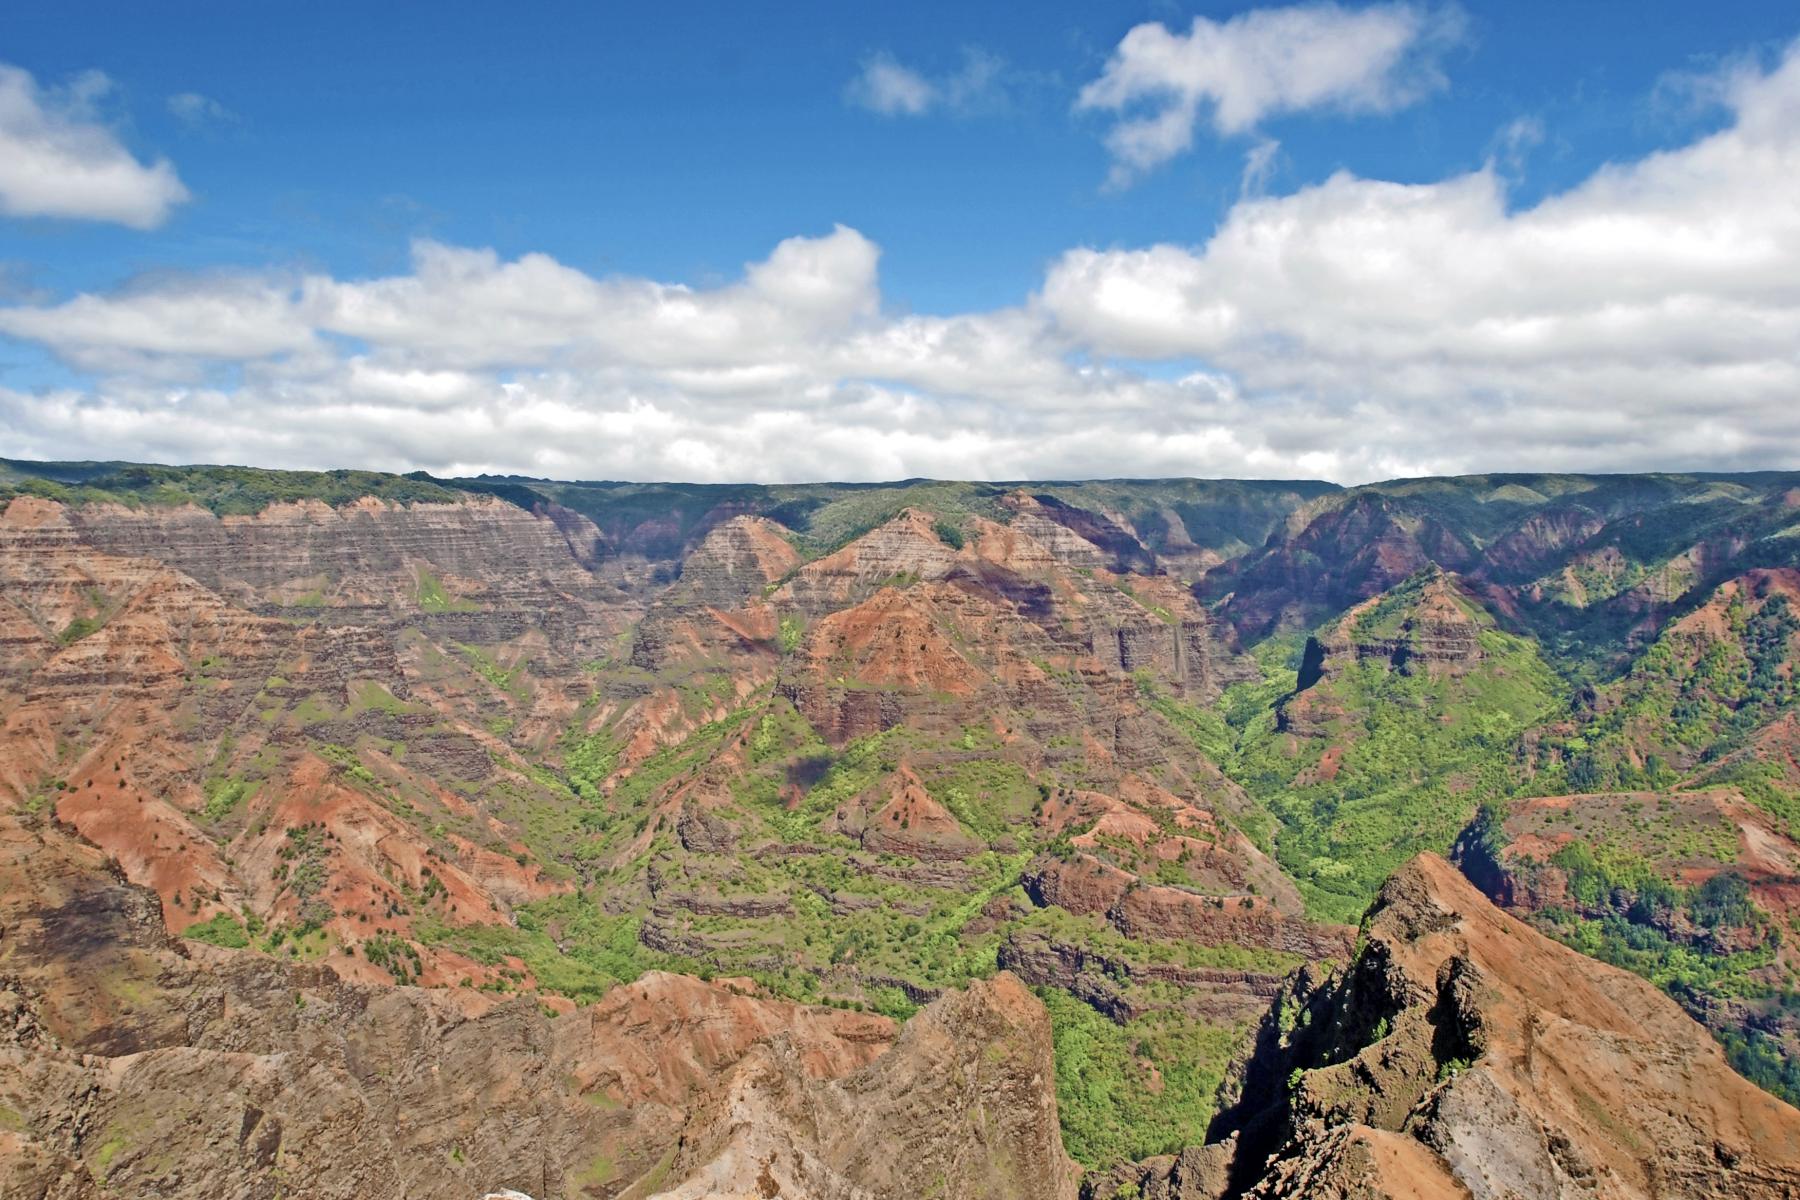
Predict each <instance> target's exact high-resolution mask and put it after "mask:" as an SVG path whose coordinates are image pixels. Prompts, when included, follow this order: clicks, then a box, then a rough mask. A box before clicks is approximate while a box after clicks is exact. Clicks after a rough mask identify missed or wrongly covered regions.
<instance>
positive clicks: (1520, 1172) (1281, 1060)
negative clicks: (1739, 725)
mask: <svg viewBox="0 0 1800 1200" xmlns="http://www.w3.org/2000/svg"><path fill="white" fill-rule="evenodd" d="M1240 1079H1241V1082H1240V1085H1239V1088H1238V1095H1237V1097H1236V1102H1235V1103H1234V1104H1233V1105H1232V1106H1231V1107H1229V1108H1227V1109H1226V1110H1225V1111H1223V1112H1222V1113H1221V1114H1220V1116H1219V1118H1218V1120H1217V1121H1216V1122H1215V1125H1214V1130H1213V1133H1214V1140H1213V1141H1212V1142H1211V1144H1209V1145H1207V1146H1205V1147H1202V1148H1198V1149H1196V1150H1192V1151H1189V1152H1187V1153H1185V1154H1183V1155H1181V1156H1179V1157H1178V1158H1174V1159H1167V1160H1160V1161H1155V1162H1152V1163H1150V1164H1146V1165H1143V1166H1140V1167H1138V1168H1136V1169H1134V1170H1133V1171H1130V1172H1124V1173H1121V1174H1117V1175H1113V1176H1109V1177H1106V1178H1096V1179H1092V1180H1089V1181H1088V1186H1087V1188H1086V1193H1087V1194H1088V1195H1091V1196H1101V1195H1106V1196H1112V1195H1116V1194H1118V1192H1119V1191H1120V1189H1121V1188H1123V1189H1124V1191H1125V1192H1126V1193H1128V1194H1130V1193H1136V1194H1139V1195H1142V1196H1145V1197H1156V1198H1158V1200H1161V1198H1164V1197H1169V1198H1176V1197H1179V1198H1180V1200H1198V1198H1200V1197H1208V1198H1212V1197H1218V1196H1222V1195H1248V1196H1254V1197H1263V1198H1268V1200H1274V1198H1276V1197H1302V1196H1304V1197H1312V1198H1335V1197H1344V1198H1349V1197H1382V1196H1392V1197H1420V1198H1425V1197H1446V1198H1449V1197H1473V1198H1474V1200H1502V1198H1507V1197H1575V1196H1582V1197H1598V1198H1618V1200H1627V1198H1630V1200H1637V1198H1640V1197H1641V1198H1650V1197H1675V1196H1684V1197H1715V1196H1716V1197H1725V1196H1737V1197H1791V1196H1794V1195H1797V1194H1800V1111H1797V1110H1795V1109H1794V1108H1791V1107H1789V1106H1788V1105H1786V1104H1784V1103H1782V1102H1781V1101H1779V1100H1777V1099H1775V1098H1774V1097H1772V1096H1770V1095H1768V1094H1767V1093H1765V1092H1763V1091H1761V1090H1760V1089H1758V1088H1756V1087H1754V1086H1753V1085H1751V1084H1750V1083H1748V1082H1746V1081H1745V1080H1744V1079H1743V1078H1741V1077H1740V1076H1738V1075H1737V1074H1736V1073H1734V1072H1733V1071H1732V1070H1731V1068H1730V1067H1729V1066H1727V1065H1726V1062H1725V1058H1724V1055H1723V1054H1722V1052H1721V1051H1720V1049H1719V1047H1718V1046H1717V1044H1715V1043H1714V1042H1713V1040H1712V1039H1711V1038H1710V1037H1708V1036H1707V1034H1706V1032H1705V1031H1704V1030H1703V1029H1701V1027H1700V1026H1698V1025H1697V1024H1695V1023H1694V1022H1693V1021H1691V1020H1690V1019H1688V1017H1687V1016H1685V1015H1684V1014H1683V1013H1682V1012H1681V1010H1680V1009H1679V1008H1678V1007H1677V1006H1676V1005H1675V1004H1674V1003H1673V1002H1672V1001H1670V1000H1669V999H1668V998H1667V997H1666V996H1664V995H1662V993H1661V992H1659V991H1658V990H1657V989H1656V988H1655V987H1653V986H1651V985H1650V984H1648V983H1646V982H1645V981H1643V980H1642V979H1639V978H1638V977H1637V976H1634V975H1630V974H1628V973H1626V972H1624V971H1620V970H1617V969H1615V968H1612V967H1608V966H1605V965H1603V964H1601V963H1597V962H1595V961H1593V960H1592V959H1588V958H1586V957H1584V956H1582V955H1580V954H1577V953H1575V952H1574V951H1572V950H1569V949H1567V948H1566V947H1564V946H1561V945H1559V944H1557V943H1556V942H1553V941H1551V940H1550V939H1548V938H1546V937H1544V936H1542V935H1540V934H1538V933H1537V932H1535V931H1534V930H1532V929H1531V928H1530V927H1529V926H1527V925H1525V924H1524V923H1522V922H1520V921H1518V920H1516V919H1514V918H1512V917H1510V916H1507V915H1506V914H1505V913H1502V912H1501V911H1499V910H1498V909H1496V908H1495V907H1494V906H1493V905H1492V904H1490V903H1489V902H1488V901H1487V900H1486V899H1485V898H1484V897H1483V896H1482V895H1481V893H1480V892H1479V891H1477V890H1476V889H1475V887H1474V886H1473V885H1471V884H1470V883H1469V882H1468V880H1466V879H1465V878H1464V877H1463V876H1462V875H1461V874H1459V873H1458V872H1457V871H1456V870H1455V868H1453V867H1452V866H1450V864H1448V863H1447V862H1445V861H1444V860H1443V859H1441V858H1438V857H1436V856H1432V855H1425V856H1421V857H1419V858H1418V859H1416V860H1414V861H1413V862H1412V863H1410V864H1409V865H1408V866H1407V867H1406V868H1404V869H1403V870H1401V871H1399V872H1397V873H1396V874H1395V875H1394V877H1393V878H1392V879H1391V880H1389V882H1388V884H1387V886H1386V887H1384V888H1383V889H1382V893H1381V896H1380V898H1379V899H1378V900H1377V901H1376V903H1375V905H1374V906H1373V907H1372V908H1371V909H1370V911H1369V915H1368V918H1367V920H1366V921H1365V923H1364V943H1363V948H1362V950H1361V952H1360V954H1359V955H1358V956H1357V958H1356V961H1355V962H1354V963H1353V964H1352V965H1351V967H1350V968H1349V969H1348V970H1347V971H1346V972H1344V973H1343V974H1341V975H1336V976H1320V975H1318V974H1314V973H1312V972H1304V973H1302V974H1301V975H1300V976H1299V977H1298V978H1297V979H1296V980H1295V982H1294V983H1293V984H1292V985H1291V986H1290V988H1289V989H1288V991H1287V992H1286V993H1285V994H1284V995H1282V996H1281V997H1279V998H1278V999H1277V1000H1276V1002H1275V1005H1274V1007H1273V1009H1272V1010H1271V1012H1270V1014H1269V1016H1268V1018H1267V1019H1266V1020H1265V1021H1264V1023H1263V1026H1262V1029H1261V1030H1260V1032H1259V1035H1258V1039H1257V1044H1256V1046H1255V1049H1254V1050H1253V1051H1252V1052H1251V1053H1250V1054H1249V1056H1248V1057H1247V1059H1246V1060H1245V1062H1244V1063H1243V1066H1242V1073H1241V1076H1240ZM1108 1189H1111V1190H1110V1191H1109V1190H1108Z"/></svg>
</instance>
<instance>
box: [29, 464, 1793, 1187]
mask: <svg viewBox="0 0 1800 1200" xmlns="http://www.w3.org/2000/svg"><path fill="white" fill-rule="evenodd" d="M1796 604H1800V474H1796V475H1783V474H1779V473H1761V474H1752V475H1743V476H1676V475H1664V476H1635V477H1623V476H1602V477H1582V476H1549V475H1546V476H1509V477H1468V478H1463V479H1448V480H1403V481H1396V482H1393V483H1388V484H1377V485H1370V486H1368V487H1365V488H1355V489H1342V488H1337V487H1334V486H1332V485H1328V484H1318V483H1300V482H1294V483H1289V482H1253V481H1203V480H1159V481H1096V482H1090V483H1029V482H1021V483H998V484H973V483H971V484H961V483H946V482H938V481H912V482H908V483H901V484H894V485H834V484H810V485H791V486H766V487H759V486H751V485H744V486H721V485H679V484H612V483H575V482H559V481H548V480H535V479H527V478H523V477H507V478H503V479H501V478H492V477H483V478H479V479H468V480H447V479H433V478H430V477H428V476H422V475H413V476H392V475H380V474H376V473H368V472H322V473H289V472H264V471H254V470H250V469H246V468H205V467H194V468H178V467H154V466H142V465H132V464H38V463H24V462H0V1057H3V1058H4V1059H5V1061H6V1069H5V1070H4V1071H0V1193H3V1194H5V1195H7V1196H12V1195H20V1196H31V1197H38V1196H43V1197H59V1198H60V1197H134V1196H149V1195H157V1196H194V1197H199V1196H219V1195H234V1196H245V1197H259V1198H260V1197H270V1198H273V1197H276V1196H322V1197H340V1196H341V1197H353V1196H364V1195H393V1196H455V1195H467V1196H470V1197H472V1198H473V1197H479V1196H482V1195H483V1194H484V1193H488V1192H495V1193H499V1192H502V1191H503V1190H511V1191H514V1192H517V1193H520V1194H524V1195H528V1196H531V1197H534V1198H535V1200H553V1198H557V1200H560V1198H577V1197H591V1198H611V1197H633V1198H644V1197H650V1196H672V1197H683V1198H693V1200H697V1198H699V1197H706V1196H750V1195H758V1196H763V1197H773V1196H790V1197H845V1198H849V1197H858V1198H861V1197H880V1196H918V1195H939V1196H945V1197H985V1196H1021V1197H1023V1196H1027V1195H1029V1196H1063V1197H1070V1198H1073V1197H1076V1196H1087V1197H1099V1198H1112V1197H1117V1196H1142V1197H1145V1198H1146V1200H1151V1198H1155V1200H1161V1198H1164V1197H1180V1198H1182V1200H1198V1198H1201V1197H1205V1198H1206V1200H1223V1198H1225V1197H1231V1196H1271V1197H1273V1196H1289V1195H1293V1196H1299V1195H1307V1196H1345V1197H1349V1196H1385V1195H1392V1196H1474V1197H1489V1196H1493V1197H1502V1196H1524V1195H1532V1196H1537V1195H1546V1196H1551V1195H1570V1196H1573V1195H1598V1196H1618V1197H1636V1196H1675V1195H1683V1196H1711V1195H1750V1196H1764V1195H1766V1196H1791V1195H1796V1194H1800V1112H1797V1111H1796V1110H1795V1109H1794V1108H1792V1107H1790V1102H1791V1101H1794V1100H1796V1099H1800V961H1797V960H1796V959H1795V951H1794V948H1793V947H1794V945H1795V944H1797V939H1800V840H1797V839H1800V767H1797V766H1796V762H1800V755H1797V753H1796V751H1797V748H1800V736H1797V733H1796V731H1797V730H1800V725H1797V724H1796V722H1797V721H1800V716H1797V714H1796V706H1795V686H1794V670H1795V666H1796V664H1797V663H1800V613H1797V612H1796V611H1795V609H1794V605H1796Z"/></svg>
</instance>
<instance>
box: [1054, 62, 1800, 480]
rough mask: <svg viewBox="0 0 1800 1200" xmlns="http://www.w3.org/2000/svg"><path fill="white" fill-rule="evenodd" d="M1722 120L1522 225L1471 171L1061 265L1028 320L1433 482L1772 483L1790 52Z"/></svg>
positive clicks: (1784, 272)
mask: <svg viewBox="0 0 1800 1200" xmlns="http://www.w3.org/2000/svg"><path fill="white" fill-rule="evenodd" d="M1731 104H1732V107H1733V109H1734V110H1735V114H1736V120H1735V122H1734V123H1733V125H1732V126H1731V127H1730V128H1728V129H1725V130H1724V131H1722V132H1720V133H1717V134H1715V135H1713V136H1710V137H1707V138H1704V139H1702V140H1700V141H1698V142H1696V143H1694V144H1692V145H1689V146H1686V147H1683V148H1680V149H1677V150H1672V151H1668V152H1664V153H1660V154H1656V155H1652V156H1650V157H1648V158H1646V159H1644V160H1643V161H1641V162H1637V163H1632V164H1616V165H1612V166H1608V167H1606V168H1604V169H1602V170H1600V171H1599V172H1597V173H1596V174H1595V175H1594V176H1593V177H1592V178H1590V179H1589V180H1588V181H1586V182H1585V183H1584V184H1582V185H1581V186H1579V187H1577V188H1575V189H1573V190H1572V191H1570V192H1567V193H1565V194H1562V195H1558V196H1554V197H1551V198H1549V199H1547V200H1545V201H1543V202H1542V203H1540V204H1538V205H1537V206H1536V207H1534V208H1531V209H1527V210H1524V211H1520V212H1513V211H1509V209H1508V206H1507V202H1506V195H1505V189H1504V186H1503V184H1502V182H1501V181H1500V179H1499V178H1498V177H1497V176H1496V174H1495V173H1494V172H1493V171H1492V170H1483V171H1480V172H1476V173H1474V174H1470V175H1465V176H1461V177H1458V178H1454V179H1448V180H1445V181H1443V182H1440V183H1434V184H1423V185H1402V184H1395V183H1386V182H1381V181H1377V180H1368V179H1360V178H1357V177H1355V176H1352V175H1348V174H1340V175H1337V176H1334V177H1333V178H1331V179H1329V180H1327V181H1326V182H1324V183H1322V184H1320V185H1318V186H1316V187H1310V188H1307V189H1304V190H1302V191H1300V192H1298V193H1296V194H1294V195H1290V196H1285V197H1280V198H1272V199H1259V200H1249V201H1246V202H1244V203H1241V204H1240V205H1239V206H1238V207H1237V208H1236V209H1234V210H1233V212H1232V213H1231V214H1230V216H1229V217H1228V218H1227V220H1226V221H1225V222H1224V224H1223V226H1222V227H1221V228H1220V229H1219V231H1218V232H1217V233H1216V234H1215V235H1214V236H1213V237H1212V238H1211V240H1210V241H1208V242H1207V243H1206V244H1205V245H1203V246H1198V247H1182V246H1170V245H1163V246H1155V247H1151V248H1148V249H1143V250H1132V251H1107V252H1101V251H1093V250H1078V251H1073V252H1070V253H1068V254H1066V255H1065V256H1064V257H1063V259H1062V260H1061V261H1060V262H1059V263H1058V264H1057V265H1056V266H1055V267H1054V268H1053V269H1052V271H1051V272H1050V274H1049V277H1048V278H1047V280H1046V282H1045V286H1044V290H1043V304H1044V306H1045V308H1046V309H1047V310H1048V311H1049V312H1051V313H1052V314H1054V316H1055V318H1056V320H1057V322H1058V324H1059V326H1060V327H1061V328H1062V329H1063V330H1064V331H1065V332H1066V333H1067V334H1068V335H1069V336H1070V337H1072V338H1073V339H1075V340H1077V341H1080V342H1082V343H1084V344H1088V345H1091V346H1094V347H1095V348H1097V349H1098V350H1100V351H1102V352H1110V353H1116V354H1127V355H1139V356H1161V355H1173V356H1196V357H1200V358H1203V359H1205V360H1207V361H1209V362H1211V363H1213V364H1215V365H1216V366H1218V367H1221V368H1223V369H1225V370H1227V371H1229V372H1230V373H1231V374H1232V376H1233V377H1234V378H1236V379H1237V380H1238V381H1239V382H1240V384H1241V385H1242V386H1244V387H1246V388H1247V389H1250V390H1252V391H1254V392H1256V393H1258V394H1261V395H1265V396H1275V395H1281V396H1288V397H1292V398H1294V399H1295V400H1296V401H1304V402H1308V403H1313V404H1316V405H1317V406H1318V407H1319V408H1320V409H1321V410H1322V411H1327V412H1331V413H1338V414H1348V413H1355V414H1356V421H1355V423H1354V427H1353V428H1351V429H1347V430H1346V431H1345V432H1346V436H1347V437H1353V438H1355V439H1356V440H1358V441H1365V442H1366V441H1369V440H1372V439H1373V440H1379V441H1382V442H1385V443H1386V444H1389V445H1392V446H1395V447H1400V446H1407V445H1412V446H1414V447H1417V448H1416V449H1414V450H1412V451H1410V452H1409V453H1411V454H1412V455H1413V456H1414V457H1415V458H1416V459H1418V460H1419V461H1428V460H1429V461H1435V462H1437V463H1439V464H1440V465H1441V466H1443V467H1445V468H1453V467H1459V466H1468V465H1472V464H1478V463H1483V462H1494V461H1496V460H1501V459H1504V460H1505V461H1510V462H1514V463H1528V462H1530V461H1532V456H1533V454H1536V455H1537V456H1538V457H1539V461H1551V460H1554V461H1564V462H1569V461H1574V462H1584V463H1589V464H1593V463H1605V462H1608V461H1612V462H1617V463H1621V464H1638V465H1642V464H1645V463H1648V462H1656V461H1659V457H1660V461H1665V462H1675V461H1691V460H1692V459H1693V458H1695V457H1696V456H1701V455H1716V456H1717V457H1718V459H1719V461H1750V460H1752V459H1755V460H1756V461H1763V462H1774V461H1779V460H1782V459H1784V458H1785V459H1788V460H1791V459H1792V458H1793V457H1794V455H1795V452H1796V451H1797V450H1800V444H1796V443H1795V442H1794V440H1793V438H1794V434H1795V433H1796V432H1797V431H1800V416H1796V415H1795V414H1796V413H1800V405H1797V404H1796V403H1795V397H1797V396H1800V274H1797V271H1800V191H1797V190H1796V189H1795V188H1794V187H1793V186H1792V181H1793V180H1794V179H1796V178H1800V48H1797V49H1790V51H1789V52H1788V54H1787V55H1786V56H1785V58H1784V60H1783V61H1782V62H1781V64H1780V65H1779V66H1778V67H1777V68H1776V69H1775V70H1774V71H1772V72H1771V73H1769V74H1767V75H1762V74H1758V75H1755V76H1753V77H1746V76H1742V75H1740V76H1739V77H1738V80H1737V82H1736V84H1735V85H1734V87H1733V90H1732V93H1731ZM1447 426H1449V427H1447ZM1690 437H1691V438H1692V440H1688V439H1689V438H1690ZM1734 455H1735V456H1737V457H1735V458H1734V457H1733V456H1734ZM1609 456H1611V458H1610V459H1609Z"/></svg>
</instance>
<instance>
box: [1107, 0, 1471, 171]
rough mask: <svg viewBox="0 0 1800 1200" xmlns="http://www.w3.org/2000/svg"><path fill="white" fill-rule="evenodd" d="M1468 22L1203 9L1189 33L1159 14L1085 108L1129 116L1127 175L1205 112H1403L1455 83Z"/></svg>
mask: <svg viewBox="0 0 1800 1200" xmlns="http://www.w3.org/2000/svg"><path fill="white" fill-rule="evenodd" d="M1460 25H1461V22H1460V18H1459V17H1458V15H1457V11H1456V10H1454V9H1442V10H1438V11H1436V12H1428V11H1426V10H1424V9H1421V8H1417V7H1414V6H1412V5H1409V4H1386V5H1377V6H1374V7H1370V8H1363V9H1347V8H1342V7H1340V6H1339V5H1337V4H1331V3H1326V4H1309V5H1302V6H1298V7H1293V8H1259V9H1252V10H1250V11H1249V12H1245V13H1240V14H1239V15H1237V16H1235V17H1232V18H1230V19H1229V20H1226V21H1214V20H1211V19H1209V18H1207V17H1195V18H1194V23H1193V25H1192V26H1191V27H1190V28H1189V29H1188V32H1187V33H1185V34H1182V33H1175V32H1171V31H1170V30H1169V28H1168V27H1167V26H1165V25H1163V24H1161V23H1160V22H1151V23H1147V24H1143V25H1139V26H1136V27H1135V28H1133V29H1132V30H1131V31H1130V32H1128V33H1127V34H1126V35H1125V37H1124V39H1123V40H1122V41H1120V43H1119V45H1118V48H1117V49H1115V50H1114V51H1113V55H1112V58H1111V59H1110V60H1109V61H1108V62H1107V64H1106V69H1105V70H1104V71H1103V72H1102V73H1101V75H1100V77H1099V78H1098V79H1096V80H1094V81H1093V82H1091V83H1089V84H1088V85H1087V86H1086V87H1084V88H1082V89H1081V95H1080V97H1079V99H1078V100H1077V101H1076V108H1077V109H1079V110H1084V111H1099V112H1106V113H1111V114H1114V115H1115V116H1116V117H1117V118H1118V120H1117V123H1116V124H1114V125H1113V127H1112V129H1111V130H1110V131H1108V133H1107V139H1106V141H1107V147H1108V149H1109V150H1110V151H1111V152H1112V155H1113V159H1114V173H1113V181H1114V182H1115V183H1123V182H1126V181H1128V180H1129V179H1130V178H1132V177H1133V176H1134V175H1137V174H1141V173H1142V172H1144V171H1147V170H1150V169H1151V168H1153V167H1156V166H1158V165H1160V164H1161V163H1164V162H1167V161H1168V160H1169V159H1171V158H1174V157H1175V156H1177V155H1179V154H1181V153H1182V152H1183V151H1185V150H1187V149H1188V147H1190V146H1191V145H1192V144H1193V140H1194V128H1195V126H1196V125H1197V124H1198V123H1199V122H1200V120H1201V118H1202V116H1203V115H1205V116H1206V117H1207V119H1208V120H1209V122H1210V124H1211V125H1212V127H1213V128H1214V130H1215V131H1216V132H1218V133H1220V134H1225V135H1230V134H1240V133H1245V132H1248V131H1250V130H1252V129H1254V128H1256V126H1257V125H1258V124H1260V123H1261V122H1262V120H1263V119H1264V118H1265V117H1268V116H1272V115H1279V114H1282V113H1291V112H1300V111H1303V110H1307V109H1320V108H1324V109H1335V110H1339V111H1344V112H1391V111H1393V110H1395V109H1398V108H1403V107H1405V106H1406V105H1408V104H1411V103H1413V102H1415V101H1416V100H1418V99H1420V98H1421V97H1422V96H1424V95H1426V94H1427V93H1429V92H1431V91H1433V90H1436V89H1437V88H1441V87H1442V86H1444V76H1443V72H1442V71H1441V69H1440V68H1439V66H1438V59H1439V57H1440V56H1441V54H1442V52H1443V50H1444V48H1445V47H1446V46H1447V45H1449V44H1450V43H1451V42H1453V41H1454V40H1455V39H1456V37H1457V36H1458V34H1459V30H1460ZM1203 110H1204V112H1203Z"/></svg>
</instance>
